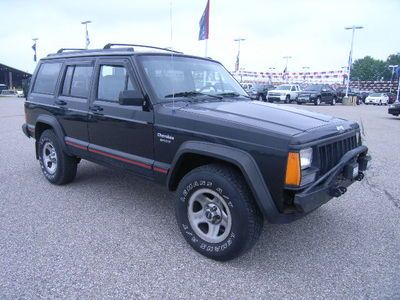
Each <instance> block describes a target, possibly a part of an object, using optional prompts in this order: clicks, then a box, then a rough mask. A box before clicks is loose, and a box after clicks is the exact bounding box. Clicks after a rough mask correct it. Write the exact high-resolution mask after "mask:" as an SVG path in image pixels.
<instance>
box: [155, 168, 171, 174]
mask: <svg viewBox="0 0 400 300" xmlns="http://www.w3.org/2000/svg"><path fill="white" fill-rule="evenodd" d="M153 170H154V171H156V172H160V173H164V174H167V173H168V170H165V169H162V168H157V167H153Z"/></svg>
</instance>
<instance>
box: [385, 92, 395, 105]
mask: <svg viewBox="0 0 400 300" xmlns="http://www.w3.org/2000/svg"><path fill="white" fill-rule="evenodd" d="M386 95H388V97H389V102H388V103H389V104H393V103H394V102H395V101H396V98H397V94H396V93H386Z"/></svg>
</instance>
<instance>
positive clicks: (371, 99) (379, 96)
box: [365, 93, 389, 105]
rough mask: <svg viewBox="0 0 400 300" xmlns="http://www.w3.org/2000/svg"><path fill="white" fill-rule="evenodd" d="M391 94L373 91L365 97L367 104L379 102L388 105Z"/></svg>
mask: <svg viewBox="0 0 400 300" xmlns="http://www.w3.org/2000/svg"><path fill="white" fill-rule="evenodd" d="M388 103H389V96H388V95H386V94H385V93H372V94H369V95H368V97H367V98H365V104H375V105H376V104H378V105H384V104H385V105H388Z"/></svg>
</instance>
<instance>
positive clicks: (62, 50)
mask: <svg viewBox="0 0 400 300" xmlns="http://www.w3.org/2000/svg"><path fill="white" fill-rule="evenodd" d="M79 50H87V49H83V48H61V49H59V50H58V51H57V53H63V52H64V51H79Z"/></svg>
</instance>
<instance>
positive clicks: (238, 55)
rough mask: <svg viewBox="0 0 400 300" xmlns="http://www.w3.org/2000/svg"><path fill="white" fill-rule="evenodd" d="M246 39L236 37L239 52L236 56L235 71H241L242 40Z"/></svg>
mask: <svg viewBox="0 0 400 300" xmlns="http://www.w3.org/2000/svg"><path fill="white" fill-rule="evenodd" d="M245 40H246V39H244V38H237V39H234V41H235V42H238V53H237V57H236V64H235V71H239V69H240V62H239V61H240V42H243V41H245Z"/></svg>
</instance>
